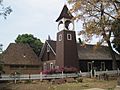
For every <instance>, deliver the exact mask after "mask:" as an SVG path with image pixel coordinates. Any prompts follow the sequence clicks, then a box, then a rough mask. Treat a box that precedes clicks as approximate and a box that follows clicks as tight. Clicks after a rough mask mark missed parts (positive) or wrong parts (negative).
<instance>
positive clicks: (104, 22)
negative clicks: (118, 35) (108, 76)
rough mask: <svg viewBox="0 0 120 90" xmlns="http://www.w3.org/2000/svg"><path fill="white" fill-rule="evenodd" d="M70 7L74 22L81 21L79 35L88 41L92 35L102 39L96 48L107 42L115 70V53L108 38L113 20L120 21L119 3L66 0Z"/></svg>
mask: <svg viewBox="0 0 120 90" xmlns="http://www.w3.org/2000/svg"><path fill="white" fill-rule="evenodd" d="M68 3H69V4H71V5H72V9H71V12H72V13H74V14H75V18H74V19H76V20H83V22H84V23H83V29H84V30H82V31H80V35H81V34H82V35H84V36H85V37H86V41H90V40H91V39H92V37H93V36H94V35H96V36H98V37H100V38H102V39H101V40H100V41H99V42H98V43H97V45H96V46H99V45H101V44H102V43H103V42H104V41H106V42H107V44H108V46H109V50H110V54H111V56H112V59H113V63H112V67H113V69H117V63H116V58H115V53H114V51H113V49H112V46H111V42H110V38H111V34H112V32H114V29H112V24H113V21H114V20H116V19H117V20H118V21H120V1H119V0H68Z"/></svg>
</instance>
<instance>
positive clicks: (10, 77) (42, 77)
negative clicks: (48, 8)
mask: <svg viewBox="0 0 120 90" xmlns="http://www.w3.org/2000/svg"><path fill="white" fill-rule="evenodd" d="M103 73H106V74H108V75H110V74H118V75H119V74H120V70H111V71H96V72H95V75H100V74H103ZM91 74H92V72H80V73H67V74H65V73H60V74H42V73H40V74H23V75H21V74H14V75H5V74H2V75H1V76H0V81H9V80H15V81H16V80H37V79H38V80H45V79H59V78H66V77H71V78H75V77H79V76H91Z"/></svg>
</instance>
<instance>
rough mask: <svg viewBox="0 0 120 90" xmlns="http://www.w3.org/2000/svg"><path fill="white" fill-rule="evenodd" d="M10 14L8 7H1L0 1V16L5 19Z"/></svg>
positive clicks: (0, 1)
mask: <svg viewBox="0 0 120 90" xmlns="http://www.w3.org/2000/svg"><path fill="white" fill-rule="evenodd" d="M11 12H12V9H11V7H10V6H8V7H5V6H4V5H3V0H0V15H1V16H3V17H4V18H5V19H6V17H7V16H8V15H9V14H10V13H11Z"/></svg>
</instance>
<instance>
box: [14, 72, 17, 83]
mask: <svg viewBox="0 0 120 90" xmlns="http://www.w3.org/2000/svg"><path fill="white" fill-rule="evenodd" d="M14 80H15V81H14V82H15V84H16V82H17V80H16V72H15V74H14Z"/></svg>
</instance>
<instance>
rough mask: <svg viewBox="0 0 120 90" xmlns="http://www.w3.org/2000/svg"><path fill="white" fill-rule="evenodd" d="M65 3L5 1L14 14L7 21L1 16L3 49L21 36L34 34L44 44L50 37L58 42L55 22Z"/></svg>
mask: <svg viewBox="0 0 120 90" xmlns="http://www.w3.org/2000/svg"><path fill="white" fill-rule="evenodd" d="M65 3H66V0H47V1H46V0H4V4H5V5H6V6H11V7H12V9H13V12H12V13H11V15H9V16H8V17H7V20H5V19H4V18H3V17H1V16H0V43H2V44H3V49H6V47H7V46H8V45H9V43H13V42H14V41H15V39H16V38H17V36H18V35H19V34H25V33H28V34H33V35H34V36H35V37H37V38H39V39H41V41H43V42H44V41H45V40H46V39H47V37H48V35H50V36H51V38H52V39H53V40H56V33H57V32H58V30H57V23H56V22H55V20H56V19H57V17H58V16H59V14H60V12H61V10H62V8H63V6H64V4H65ZM68 7H69V5H68ZM81 26H82V24H81V23H77V25H76V31H79V30H81V29H82V28H81ZM77 28H78V29H77Z"/></svg>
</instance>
